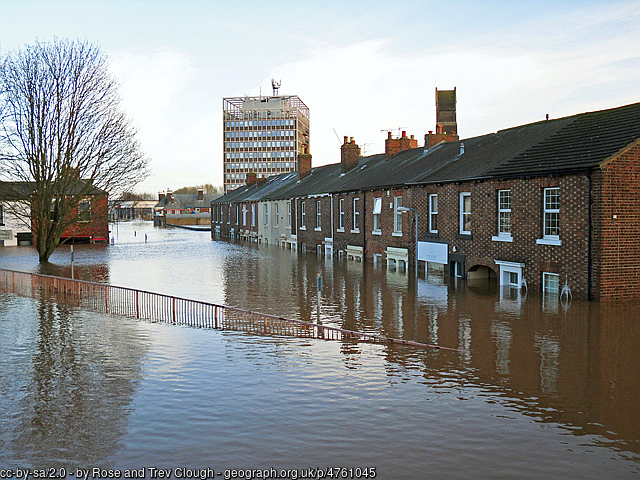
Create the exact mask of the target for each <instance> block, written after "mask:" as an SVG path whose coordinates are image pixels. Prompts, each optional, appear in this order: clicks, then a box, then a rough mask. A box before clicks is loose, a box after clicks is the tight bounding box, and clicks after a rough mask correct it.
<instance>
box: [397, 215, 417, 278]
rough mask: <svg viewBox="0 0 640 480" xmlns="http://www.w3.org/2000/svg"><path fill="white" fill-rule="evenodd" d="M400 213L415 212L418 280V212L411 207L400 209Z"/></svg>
mask: <svg viewBox="0 0 640 480" xmlns="http://www.w3.org/2000/svg"><path fill="white" fill-rule="evenodd" d="M398 211H399V212H401V213H405V212H409V211H411V212H413V213H414V215H415V216H416V249H415V262H416V264H415V269H416V278H418V211H417V210H416V209H415V208H411V207H398Z"/></svg>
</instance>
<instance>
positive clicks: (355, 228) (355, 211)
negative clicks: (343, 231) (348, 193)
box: [351, 197, 360, 233]
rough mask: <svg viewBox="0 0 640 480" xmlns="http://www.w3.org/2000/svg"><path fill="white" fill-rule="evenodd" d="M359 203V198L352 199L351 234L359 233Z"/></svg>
mask: <svg viewBox="0 0 640 480" xmlns="http://www.w3.org/2000/svg"><path fill="white" fill-rule="evenodd" d="M359 203H360V197H354V198H353V228H352V229H351V233H360V227H359V226H358V220H359V217H360V212H359V211H358V204H359Z"/></svg>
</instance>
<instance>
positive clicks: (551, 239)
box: [536, 187, 562, 245]
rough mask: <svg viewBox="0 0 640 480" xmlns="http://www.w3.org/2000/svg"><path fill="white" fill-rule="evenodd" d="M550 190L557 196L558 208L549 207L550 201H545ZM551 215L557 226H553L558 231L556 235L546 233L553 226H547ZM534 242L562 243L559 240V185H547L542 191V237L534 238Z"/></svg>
mask: <svg viewBox="0 0 640 480" xmlns="http://www.w3.org/2000/svg"><path fill="white" fill-rule="evenodd" d="M552 192H555V193H556V196H557V198H558V202H557V204H558V205H557V206H558V208H550V202H549V203H548V202H547V200H548V198H547V197H548V196H550V195H551V193H552ZM551 215H553V216H554V217H555V220H556V224H557V226H556V227H555V228H556V231H557V233H558V234H557V235H551V234H547V231H548V230H549V229H551V228H553V227H551V226H549V225H550V223H551V222H550V221H548V219H549V218H550V216H551ZM536 243H537V244H538V245H562V241H561V240H560V187H549V188H545V189H543V191H542V238H539V239H538V240H536Z"/></svg>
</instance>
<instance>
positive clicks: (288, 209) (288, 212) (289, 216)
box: [287, 202, 291, 228]
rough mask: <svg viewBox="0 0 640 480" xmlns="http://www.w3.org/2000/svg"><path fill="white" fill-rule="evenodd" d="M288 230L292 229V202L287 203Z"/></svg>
mask: <svg viewBox="0 0 640 480" xmlns="http://www.w3.org/2000/svg"><path fill="white" fill-rule="evenodd" d="M287 228H291V202H287Z"/></svg>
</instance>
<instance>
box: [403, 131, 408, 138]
mask: <svg viewBox="0 0 640 480" xmlns="http://www.w3.org/2000/svg"><path fill="white" fill-rule="evenodd" d="M406 136H407V131H406V130H402V138H405V137H406Z"/></svg>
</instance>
